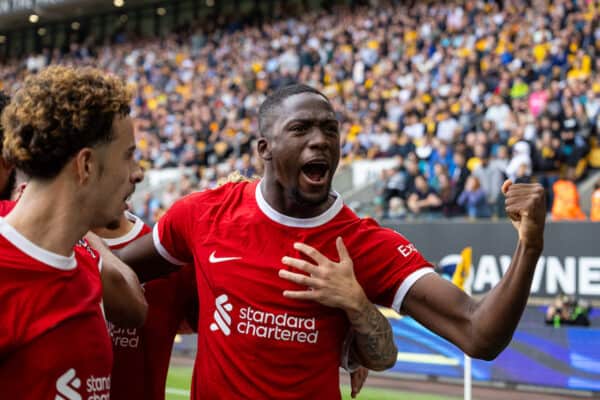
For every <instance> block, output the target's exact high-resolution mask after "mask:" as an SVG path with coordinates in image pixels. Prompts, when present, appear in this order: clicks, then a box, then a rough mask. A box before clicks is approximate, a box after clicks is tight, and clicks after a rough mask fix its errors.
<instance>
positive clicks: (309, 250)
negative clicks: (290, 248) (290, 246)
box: [294, 242, 331, 265]
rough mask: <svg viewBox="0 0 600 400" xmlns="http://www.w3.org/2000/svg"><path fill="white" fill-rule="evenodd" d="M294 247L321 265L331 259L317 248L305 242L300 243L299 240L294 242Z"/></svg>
mask: <svg viewBox="0 0 600 400" xmlns="http://www.w3.org/2000/svg"><path fill="white" fill-rule="evenodd" d="M294 249H296V250H298V251H300V252H302V253H304V254H305V255H307V256H309V257H310V258H312V259H313V260H315V261H316V262H317V264H319V265H323V264H326V263H327V262H330V261H331V260H330V259H329V258H327V257H325V256H324V255H323V254H321V253H320V252H319V250H317V249H315V248H314V247H312V246H309V245H307V244H305V243H300V242H296V243H294Z"/></svg>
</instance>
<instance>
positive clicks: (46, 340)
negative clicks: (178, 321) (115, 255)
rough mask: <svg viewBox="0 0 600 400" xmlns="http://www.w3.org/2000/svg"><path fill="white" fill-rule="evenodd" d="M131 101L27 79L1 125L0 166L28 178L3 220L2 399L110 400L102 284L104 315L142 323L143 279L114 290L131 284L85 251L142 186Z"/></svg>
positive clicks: (95, 76) (57, 72)
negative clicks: (109, 296)
mask: <svg viewBox="0 0 600 400" xmlns="http://www.w3.org/2000/svg"><path fill="white" fill-rule="evenodd" d="M130 101H131V94H130V92H129V90H128V89H127V87H126V86H125V85H124V83H123V82H122V81H121V80H119V79H117V78H116V77H113V76H110V75H106V74H104V73H103V72H101V71H99V70H95V69H72V68H65V67H52V68H48V69H47V70H45V71H43V72H41V73H39V74H38V75H35V76H31V77H29V78H27V80H26V81H25V83H24V85H23V87H22V88H21V89H20V90H19V91H18V92H17V93H16V95H15V96H14V98H13V99H12V102H11V103H10V104H9V105H8V106H7V107H6V108H5V110H4V112H3V114H2V123H1V124H2V126H3V127H4V130H5V132H4V136H5V137H4V143H3V144H4V146H3V147H4V148H3V158H4V159H5V160H6V161H7V162H8V163H9V164H10V165H14V166H15V167H16V168H17V169H20V170H22V171H24V172H25V173H26V174H27V175H28V176H29V182H28V186H27V189H26V190H25V191H24V192H23V195H22V196H21V198H20V200H19V202H18V203H16V205H14V208H12V210H11V211H10V212H9V213H8V215H6V217H4V218H0V303H1V304H2V308H0V326H1V327H2V328H1V329H0V360H1V361H0V387H2V393H3V396H6V397H10V398H19V399H40V398H48V397H51V398H64V397H66V398H77V397H83V398H94V399H107V398H108V396H109V390H110V370H111V365H112V351H111V343H110V339H109V337H108V332H107V329H106V323H105V320H104V315H103V312H102V308H101V300H102V295H103V293H102V283H101V279H102V281H103V282H104V283H106V285H105V291H106V289H107V288H110V289H114V290H115V292H114V293H113V294H114V295H116V296H117V297H119V296H121V298H120V299H119V300H118V301H117V302H116V303H111V304H110V307H109V304H107V305H106V306H107V308H106V311H107V314H109V316H110V314H112V313H113V311H115V310H114V309H113V308H112V307H113V306H114V305H116V304H117V303H119V302H120V303H121V304H122V303H128V304H129V307H130V308H131V309H132V310H133V311H132V315H130V317H133V319H137V323H141V321H143V319H144V317H145V312H146V309H145V308H146V304H145V301H144V299H143V295H142V293H141V291H140V290H139V285H138V287H137V290H136V284H137V280H135V277H133V279H134V280H133V281H129V282H127V281H123V280H121V281H120V285H116V286H115V285H113V283H114V282H113V281H112V280H113V279H115V278H116V277H118V278H123V275H120V274H116V275H115V274H110V275H106V274H104V271H103V272H102V278H101V275H100V274H101V271H100V270H101V269H102V268H103V267H102V265H103V263H102V258H101V257H100V255H99V254H98V253H97V252H96V251H95V250H93V249H92V248H91V247H90V246H89V245H88V244H87V242H85V241H82V240H81V238H82V237H83V236H84V235H85V234H86V232H88V230H89V229H90V228H94V227H99V226H106V225H115V224H118V223H119V217H120V215H121V214H122V213H123V211H124V209H125V199H126V198H127V197H128V196H129V194H130V193H132V192H133V190H134V187H135V184H136V183H137V182H138V181H139V179H140V178H141V170H140V168H139V167H138V166H137V164H136V163H135V161H134V160H133V151H134V149H135V145H134V139H133V129H132V123H131V119H130V117H129V116H128V114H129V102H130ZM107 257H111V256H110V255H108V254H107ZM111 263H112V260H111ZM128 278H131V276H129V277H128ZM106 279H108V280H109V281H110V282H109V281H106ZM123 289H125V290H123ZM105 295H106V293H105ZM23 377H27V379H23Z"/></svg>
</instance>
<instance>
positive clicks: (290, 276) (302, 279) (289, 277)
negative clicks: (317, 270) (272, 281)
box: [279, 269, 316, 287]
mask: <svg viewBox="0 0 600 400" xmlns="http://www.w3.org/2000/svg"><path fill="white" fill-rule="evenodd" d="M279 277H280V278H282V279H285V280H286V281H290V282H294V283H297V284H298V285H302V286H307V287H315V286H316V281H315V279H314V278H311V277H310V276H306V275H303V274H296V273H294V272H290V271H287V270H285V269H280V270H279Z"/></svg>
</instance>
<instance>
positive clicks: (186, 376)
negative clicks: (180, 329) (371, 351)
mask: <svg viewBox="0 0 600 400" xmlns="http://www.w3.org/2000/svg"><path fill="white" fill-rule="evenodd" d="M191 380H192V368H191V367H171V368H170V369H169V375H168V377H167V400H183V399H189V398H190V397H189V396H190V384H191ZM368 383H369V380H368V379H367V384H368ZM341 389H342V398H343V399H344V400H349V399H351V397H350V387H348V386H342V387H341ZM357 399H359V400H398V399H410V400H457V399H458V397H444V396H439V395H430V394H423V393H413V392H400V391H395V390H385V389H377V388H370V387H364V388H363V389H362V390H361V392H360V394H359V395H358V397H357Z"/></svg>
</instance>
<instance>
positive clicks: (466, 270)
mask: <svg viewBox="0 0 600 400" xmlns="http://www.w3.org/2000/svg"><path fill="white" fill-rule="evenodd" d="M472 255H473V249H472V248H471V247H470V246H469V247H465V248H464V249H463V251H462V252H461V253H460V262H459V263H458V265H457V266H456V269H455V270H454V275H452V283H454V284H455V285H456V286H458V287H459V288H460V289H461V290H465V282H466V280H467V278H468V277H469V274H470V273H471V256H472Z"/></svg>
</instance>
